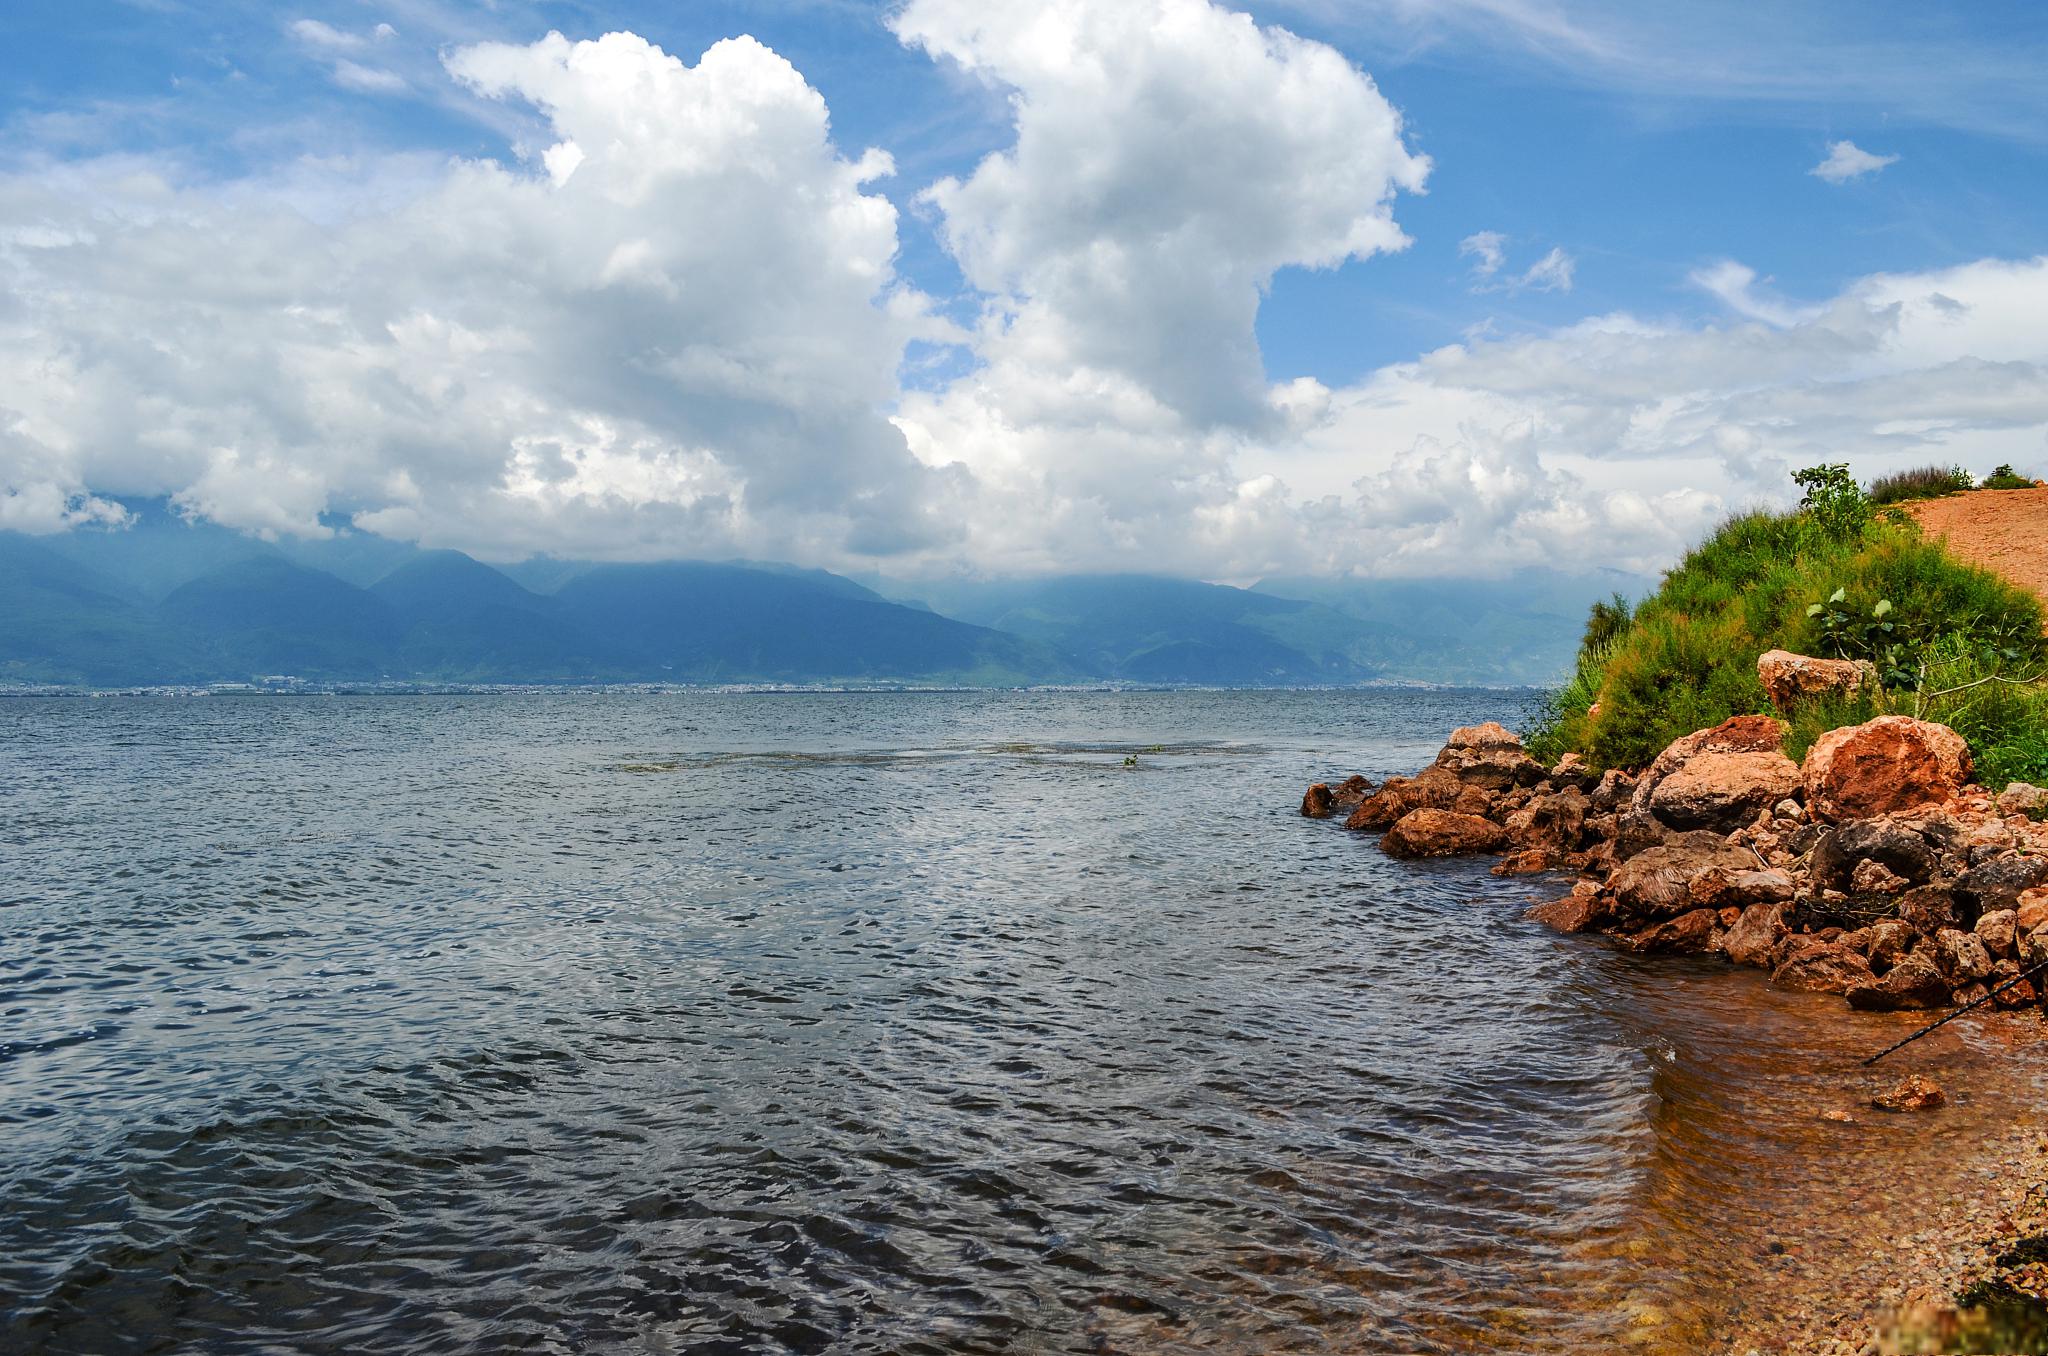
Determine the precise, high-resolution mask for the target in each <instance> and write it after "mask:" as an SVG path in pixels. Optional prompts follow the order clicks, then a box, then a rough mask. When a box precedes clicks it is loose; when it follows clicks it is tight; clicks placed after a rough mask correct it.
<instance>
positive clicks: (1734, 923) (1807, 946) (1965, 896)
mask: <svg viewBox="0 0 2048 1356" xmlns="http://www.w3.org/2000/svg"><path fill="white" fill-rule="evenodd" d="M1787 732H1788V731H1787V726H1786V725H1785V723H1784V722H1782V721H1780V720H1777V719H1775V718H1773V717H1770V716H1738V717H1736V718H1734V719H1732V720H1729V721H1726V722H1724V723H1723V724H1721V725H1717V726H1715V727H1714V728H1713V729H1711V730H1701V731H1698V732H1696V733H1694V734H1690V735H1687V736H1685V737H1684V738H1682V739H1679V740H1676V741H1674V742H1673V743H1672V744H1671V745H1670V746H1669V747H1668V748H1666V749H1665V750H1664V752H1663V753H1662V754H1660V755H1659V756H1658V757H1657V759H1656V761H1655V762H1653V763H1652V764H1651V765H1650V766H1649V767H1648V768H1646V769H1644V770H1643V771H1642V772H1640V773H1637V774H1634V775H1631V774H1629V773H1626V772H1621V771H1615V770H1609V771H1607V772H1605V773H1599V774H1596V773H1594V772H1593V771H1592V770H1591V769H1589V768H1588V767H1586V765H1585V764H1584V763H1583V762H1581V761H1580V760H1579V759H1578V758H1577V757H1576V756H1575V755H1569V754H1568V755H1566V756H1565V758H1564V759H1563V761H1561V762H1560V763H1559V764H1558V765H1557V766H1555V767H1551V768H1545V767H1544V766H1543V765H1542V764H1540V763H1538V762H1537V761H1536V760H1535V759H1534V758H1532V757H1530V756H1529V754H1528V753H1527V752H1526V751H1525V750H1524V749H1523V747H1522V743H1521V741H1520V739H1518V738H1517V737H1516V736H1515V735H1514V734H1513V733H1511V732H1510V731H1508V730H1507V729H1505V728H1503V727H1502V726H1500V725H1498V724H1494V723H1491V722H1489V723H1487V724H1484V725H1474V726H1468V727H1466V728H1463V729H1460V730H1457V731H1455V732H1453V733H1452V735H1451V737H1450V739H1449V741H1448V742H1447V743H1446V744H1445V745H1444V747H1443V750H1442V751H1441V752H1440V753H1438V755H1437V757H1436V760H1435V761H1434V762H1433V763H1432V764H1431V765H1430V766H1429V767H1427V768H1424V769H1423V770H1422V771H1421V772H1419V773H1417V774H1416V775H1415V776H1413V777H1393V778H1389V779H1388V780H1387V781H1386V782H1385V783H1384V784H1383V785H1379V786H1374V785H1373V784H1371V783H1370V782H1368V781H1367V780H1366V779H1365V778H1363V777H1352V778H1351V779H1349V780H1348V781H1345V782H1342V783H1339V784H1337V785H1334V786H1333V785H1330V784H1328V783H1317V784H1316V785H1314V786H1311V787H1310V788H1309V789H1308V792H1307V794H1306V795H1305V796H1304V797H1303V799H1302V805H1301V812H1302V813H1303V814H1304V815H1307V816H1309V817H1310V818H1317V819H1327V818H1333V817H1335V816H1337V815H1339V814H1342V815H1344V816H1345V818H1344V825H1345V827H1346V828H1349V829H1354V830H1360V831H1374V832H1378V833H1379V834H1380V835H1381V836H1380V846H1381V848H1382V849H1383V850H1384V851H1386V852H1387V853H1388V854H1389V855H1391V856H1394V857H1401V858H1424V857H1448V856H1458V855H1465V854H1473V853H1485V854H1492V855H1496V856H1499V857H1500V858H1501V859H1502V860H1501V861H1500V862H1499V864H1498V865H1496V866H1495V867H1494V873H1495V874H1496V875H1502V876H1520V875H1536V874H1540V873H1544V872H1558V871H1562V872H1571V873H1575V874H1576V875H1577V877H1578V879H1577V882H1576V883H1575V884H1574V885H1573V887H1572V888H1571V891H1570V892H1569V893H1568V894H1566V895H1564V896H1563V897H1561V898H1559V899H1556V900H1553V901H1551V902H1549V903H1546V904H1542V905H1539V906H1537V907H1536V908H1535V909H1534V910H1532V911H1531V916H1532V917H1534V918H1536V919H1537V920H1538V921H1541V922H1543V923H1546V924H1549V925H1550V926H1552V927H1555V928H1557V929H1559V930H1560V931H1563V932H1597V933H1602V934H1606V935H1608V936H1610V937H1613V938H1614V939H1615V940H1616V941H1617V942H1619V943H1620V944H1621V945H1623V946H1625V947H1627V948H1629V949H1630V950H1632V951H1639V952H1670V953H1676V954H1683V955H1717V956H1721V957H1724V958H1725V959H1727V960H1728V961H1729V962H1731V963H1733V964H1736V965H1748V966H1758V967H1762V968H1764V969H1767V970H1769V971H1770V972H1771V981H1772V983H1774V984H1776V985H1779V986H1781V987H1786V988H1795V989H1804V990H1810V991H1816V992H1825V993H1836V994H1841V995H1843V996H1844V997H1845V998H1846V999H1847V1001H1848V1002H1849V1004H1850V1005H1851V1006H1852V1007H1856V1008H1860V1009H1865V1010H1873V1011H1896V1010H1900V1009H1911V1008H1924V1009H1936V1008H1945V1007H1949V1006H1953V1005H1960V1004H1966V1003H1972V1002H1976V1001H1978V1000H1981V999H1984V998H1986V997H1987V996H1991V995H1993V993H1994V991H1996V995H1995V998H1994V1000H1993V1001H1994V1004H1995V1005H1996V1006H1999V1007H2002V1008H2024V1007H2031V1006H2038V1005H2039V1004H2040V1003H2041V1001H2042V996H2043V992H2044V990H2048V976H2044V975H2041V974H2036V975H2035V977H2034V978H2033V979H2029V978H2026V976H2027V975H2028V974H2029V973H2030V972H2033V971H2035V970H2036V967H2042V966H2048V822H2042V820H2041V819H2039V818H2037V817H2036V816H2038V815H2040V814H2041V813H2042V812H2043V810H2044V809H2048V793H2044V792H2042V791H2041V790H2039V789H2037V788H2034V787H2031V786H2026V785H2024V784H2015V785H2013V786H2012V787H2010V788H2008V789H2007V790H2006V791H2005V792H2004V793H2002V794H2001V795H1999V796H1996V797H1994V796H1993V795H1991V794H1990V793H1989V792H1987V791H1986V790H1985V789H1984V788H1983V787H1980V786H1976V785H1974V784H1972V783H1970V782H1969V780H1968V777H1969V770H1970V756H1969V750H1968V748H1967V746H1966V745H1965V744H1964V742H1963V740H1962V739H1961V737H1960V736H1958V735H1957V734H1956V733H1955V732H1954V731H1952V730H1950V729H1948V728H1947V727H1946V726H1941V725H1934V724H1930V723H1928V722H1926V721H1919V720H1914V719H1912V718H1911V717H1907V716H1880V717H1878V718H1877V719H1876V720H1873V721H1870V722H1868V723H1866V724H1863V725H1856V726H1850V727H1847V728H1845V729H1840V730H1835V731H1831V732H1830V733H1828V734H1826V735H1823V736H1822V737H1821V738H1820V739H1819V740H1818V741H1817V742H1816V743H1815V744H1814V746H1813V748H1812V749H1811V750H1810V751H1809V752H1808V753H1807V755H1806V758H1805V761H1804V763H1803V764H1800V763H1794V762H1793V761H1792V760H1791V759H1790V758H1787V757H1786V756H1785V754H1784V753H1783V751H1782V750H1783V744H1784V740H1785V736H1786V734H1787ZM2037 980H2040V981H2042V982H2039V983H2037V982H2036V981H2037Z"/></svg>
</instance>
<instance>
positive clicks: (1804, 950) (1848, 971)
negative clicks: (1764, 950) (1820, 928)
mask: <svg viewBox="0 0 2048 1356" xmlns="http://www.w3.org/2000/svg"><path fill="white" fill-rule="evenodd" d="M1876 978H1877V977H1876V976H1875V975H1873V974H1871V972H1870V962H1869V961H1867V960H1865V959H1864V958H1863V956H1862V953H1860V952H1858V951H1856V950H1855V949H1854V948H1852V947H1848V946H1844V945H1843V944H1842V943H1840V942H1830V941H1822V940H1820V939H1819V938H1813V939H1810V940H1807V941H1803V942H1798V943H1795V944H1794V945H1793V947H1792V949H1791V950H1790V951H1789V952H1788V953H1787V954H1786V956H1785V959H1784V960H1783V961H1782V962H1780V963H1779V965H1778V968H1777V969H1775V970H1773V971H1772V972H1771V984H1772V987H1774V988H1779V989H1801V990H1804V991H1806V992H1808V993H1850V992H1852V991H1854V990H1855V989H1856V988H1858V987H1859V986H1862V985H1866V984H1871V983H1875V982H1876Z"/></svg>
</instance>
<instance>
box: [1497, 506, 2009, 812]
mask: <svg viewBox="0 0 2048 1356" xmlns="http://www.w3.org/2000/svg"><path fill="white" fill-rule="evenodd" d="M1798 479H1799V481H1800V484H1802V485H1803V486H1805V487H1806V488H1807V496H1806V499H1805V501H1804V502H1803V507H1802V508H1801V509H1800V511H1798V512H1796V513H1791V514H1774V513H1767V512H1752V513H1744V514H1740V515H1738V516H1736V517H1734V518H1732V519H1730V520H1729V521H1728V522H1726V523H1724V524H1723V525H1722V526H1721V528H1720V529H1719V530H1718V531H1716V532H1715V533H1714V534H1713V535H1712V536H1711V537H1709V538H1708V539H1707V540H1706V541H1704V542H1702V543H1701V544H1700V545H1699V546H1698V547H1696V548H1694V550H1693V551H1692V552H1691V553H1690V554H1688V555H1687V556H1686V557H1685V559H1684V560H1682V561H1680V562H1679V564H1678V565H1677V566H1676V567H1675V568H1674V569H1672V570H1671V571H1670V572H1669V573H1667V574H1666V575H1665V577H1664V580H1663V583H1662V586H1661V587H1660V588H1659V589H1658V591H1657V592H1656V593H1655V594H1653V595H1651V596H1650V597H1648V598H1646V599H1644V600H1643V601H1642V602H1641V603H1640V604H1638V605H1637V606H1636V607H1635V608H1634V610H1633V611H1632V612H1626V611H1624V612H1622V613H1620V614H1617V612H1616V609H1615V605H1614V604H1612V603H1601V604H1598V605H1596V608H1595V612H1594V615H1593V616H1591V617H1589V618H1588V621H1587V638H1588V640H1589V641H1590V640H1594V639H1595V638H1598V639H1599V641H1600V643H1599V644H1597V645H1592V644H1589V645H1588V646H1587V647H1586V649H1585V650H1584V651H1582V653H1581V655H1580V662H1579V666H1578V670H1577V672H1576V673H1575V674H1574V675H1573V677H1572V680H1571V681H1570V682H1569V683H1568V684H1566V686H1565V687H1563V688H1562V689H1560V690H1559V691H1558V692H1556V693H1555V694H1553V695H1552V698H1551V701H1550V704H1549V706H1548V707H1547V708H1546V710H1545V711H1544V712H1543V714H1542V715H1541V716H1540V718H1539V719H1538V721H1537V723H1536V726H1535V728H1534V729H1533V730H1532V731H1531V732H1530V735H1529V739H1530V745H1531V749H1532V751H1534V752H1536V753H1537V754H1538V756H1539V757H1543V758H1545V759H1546V760H1550V759H1554V758H1556V757H1559V756H1562V755H1563V754H1564V753H1566V752H1569V751H1572V750H1576V751H1578V752H1580V753H1582V754H1583V755H1585V757H1586V758H1587V760H1588V761H1589V762H1591V763H1593V764H1594V765H1595V766H1599V767H1640V766H1642V765H1643V764H1645V763H1648V762H1649V761H1650V760H1651V759H1652V758H1654V757H1656V755H1657V754H1658V753H1659V752H1660V751H1661V750H1662V749H1663V748H1664V746H1665V745H1666V744H1668V743H1670V742H1671V741H1672V740H1673V739H1676V738H1678V737H1679V736H1680V735H1684V734H1688V733H1690V732H1692V731H1694V730H1699V729H1704V728H1706V727H1708V726H1711V725H1715V724H1718V723H1720V722H1721V721H1723V720H1726V719H1727V718H1728V717H1730V716H1735V715H1743V714H1747V713H1752V712H1761V711H1765V710H1768V709H1769V708H1768V703H1767V701H1766V699H1765V696H1764V692H1763V687H1762V684H1761V683H1760V682H1759V681H1758V679H1757V673H1756V659H1757V656H1758V655H1759V654H1762V653H1763V652H1764V651H1766V650H1772V649H1786V650H1792V651H1795V652H1798V653H1801V654H1821V655H1834V656H1838V657H1841V658H1848V659H1869V660H1872V661H1873V662H1875V663H1876V664H1877V665H1878V668H1879V670H1880V674H1881V678H1882V682H1883V686H1882V688H1881V689H1880V690H1878V691H1875V692H1869V693H1864V694H1861V695H1859V696H1858V697H1857V698H1855V699H1853V700H1851V701H1846V702H1833V703H1825V704H1817V705H1814V706H1813V707H1811V708H1810V709H1806V710H1801V711H1798V712H1794V713H1793V715H1794V719H1793V721H1792V726H1793V730H1792V736H1791V741H1790V742H1791V745H1792V748H1791V750H1790V751H1791V752H1793V753H1794V754H1795V756H1796V755H1798V754H1803V753H1804V752H1805V749H1806V747H1807V746H1808V745H1810V744H1811V743H1812V741H1813V739H1814V738H1816V737H1817V736H1818V735H1819V734H1820V733H1821V732H1822V731H1824V730H1827V729H1832V728H1835V726H1837V725H1842V724H1853V723H1857V722H1860V721H1862V720H1867V719H1869V718H1870V717H1871V716H1874V715H1878V714H1882V713H1883V712H1886V711H1894V710H1897V711H1906V712H1909V713H1912V714H1922V713H1923V711H1924V714H1925V716H1926V718H1927V719H1931V720H1941V721H1943V722H1944V723H1947V724H1952V725H1954V726H1955V728H1956V729H1957V731H1958V732H1960V733H1961V734H1962V735H1963V736H1964V737H1965V738H1967V739H1968V740H1969V741H1970V743H1971V747H1972V749H1973V750H1975V751H1976V755H1977V759H1978V765H1979V769H1980V775H1981V778H1982V780H1983V781H1984V782H1985V784H1986V785H1994V784H1996V785H2003V783H2004V782H2005V781H2008V780H2012V779H2015V778H2023V779H2030V780H2031V779H2036V778H2039V779H2044V780H2048V689H2044V688H2043V687H2042V686H2041V685H2040V684H2039V683H2038V682H2029V681H2027V680H2031V679H2037V678H2038V677H2039V674H2040V670H2042V669H2043V668H2044V667H2048V646H2044V638H2043V634H2042V625H2043V617H2042V609H2041V604H2040V602H2039V600H2038V599H2036V598H2035V597H2034V595H2033V594H2031V593H2029V592H2027V591H2026V590H2024V589H2021V588H2019V587H2017V586H2015V585H2013V584H2009V583H2007V582H2006V581H2004V580H2002V579H2000V578H1998V577H1997V576H1995V575H1993V574H1990V573H1988V572H1986V571H1984V570H1981V569H1978V568H1977V567H1975V566H1972V565H1968V564H1965V563H1963V562H1961V561H1959V560H1957V559H1955V558H1954V557H1952V556H1950V555H1949V554H1948V552H1947V551H1946V550H1945V549H1943V548H1942V547H1941V546H1940V545H1939V544H1938V543H1935V542H1930V541H1927V540H1925V539H1923V538H1922V537H1921V536H1920V533H1919V530H1918V528H1917V527H1915V526H1914V525H1913V524H1912V523H1911V522H1910V520H1903V519H1898V520H1895V519H1892V518H1889V517H1887V518H1882V519H1880V518H1875V517H1873V516H1872V515H1871V513H1870V511H1869V505H1868V503H1867V502H1866V501H1865V500H1864V498H1863V495H1862V492H1861V491H1860V490H1859V489H1857V487H1856V484H1855V482H1854V481H1853V480H1851V479H1850V478H1849V477H1848V473H1847V468H1846V467H1816V468H1814V469H1813V470H1811V471H1808V472H1802V473H1801V474H1800V476H1799V477H1798ZM1596 704H1597V706H1596Z"/></svg>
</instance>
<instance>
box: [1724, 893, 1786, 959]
mask: <svg viewBox="0 0 2048 1356" xmlns="http://www.w3.org/2000/svg"><path fill="white" fill-rule="evenodd" d="M1784 939H1785V906H1784V905H1782V904H1752V905H1750V906H1749V907H1748V908H1746V909H1744V910H1743V911H1742V912H1741V913H1740V914H1739V915H1737V917H1736V921H1735V922H1734V923H1733V924H1731V925H1730V926H1729V928H1728V934H1727V936H1725V937H1723V938H1722V939H1721V950H1722V952H1723V953H1725V954H1726V955H1727V957H1728V959H1729V960H1731V961H1733V962H1735V964H1737V965H1761V966H1768V965H1770V964H1771V962H1772V959H1773V958H1774V957H1775V956H1776V955H1777V952H1778V944H1779V943H1780V942H1782V941H1783V940H1784Z"/></svg>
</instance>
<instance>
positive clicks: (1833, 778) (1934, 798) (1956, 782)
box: [1805, 716, 1970, 820]
mask: <svg viewBox="0 0 2048 1356" xmlns="http://www.w3.org/2000/svg"><path fill="white" fill-rule="evenodd" d="M1969 779H1970V746H1969V745H1968V744H1967V743H1966V742H1965V741H1964V739H1963V737H1962V736H1961V735H1959V734H1957V733H1956V732H1955V731H1954V730H1951V729H1949V728H1948V726H1946V725H1936V724H1934V723H1933V722H1931V721H1925V720H1915V719H1913V718H1912V717H1911V716H1879V717H1878V718H1877V719H1876V720H1872V721H1866V722H1865V723H1863V724H1861V725H1851V726H1848V727H1846V728H1844V729H1840V730H1830V731H1828V732H1827V733H1826V734H1824V735H1822V736H1821V737H1820V738H1819V739H1817V740H1815V741H1814V744H1813V748H1812V749H1810V750H1808V752H1807V755H1806V767H1805V783H1806V807H1807V812H1808V813H1809V814H1812V815H1814V816H1816V817H1818V818H1821V819H1827V820H1843V819H1874V818H1876V817H1877V816H1879V815H1889V814H1897V813H1899V812H1900V811H1902V810H1913V809H1918V808H1919V807H1921V806H1924V805H1935V804H1939V803H1940V802H1942V801H1945V800H1948V799H1950V798H1951V797H1953V796H1954V795H1955V794H1956V793H1957V792H1959V791H1961V790H1962V788H1963V785H1964V783H1966V782H1968V781H1969Z"/></svg>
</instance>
